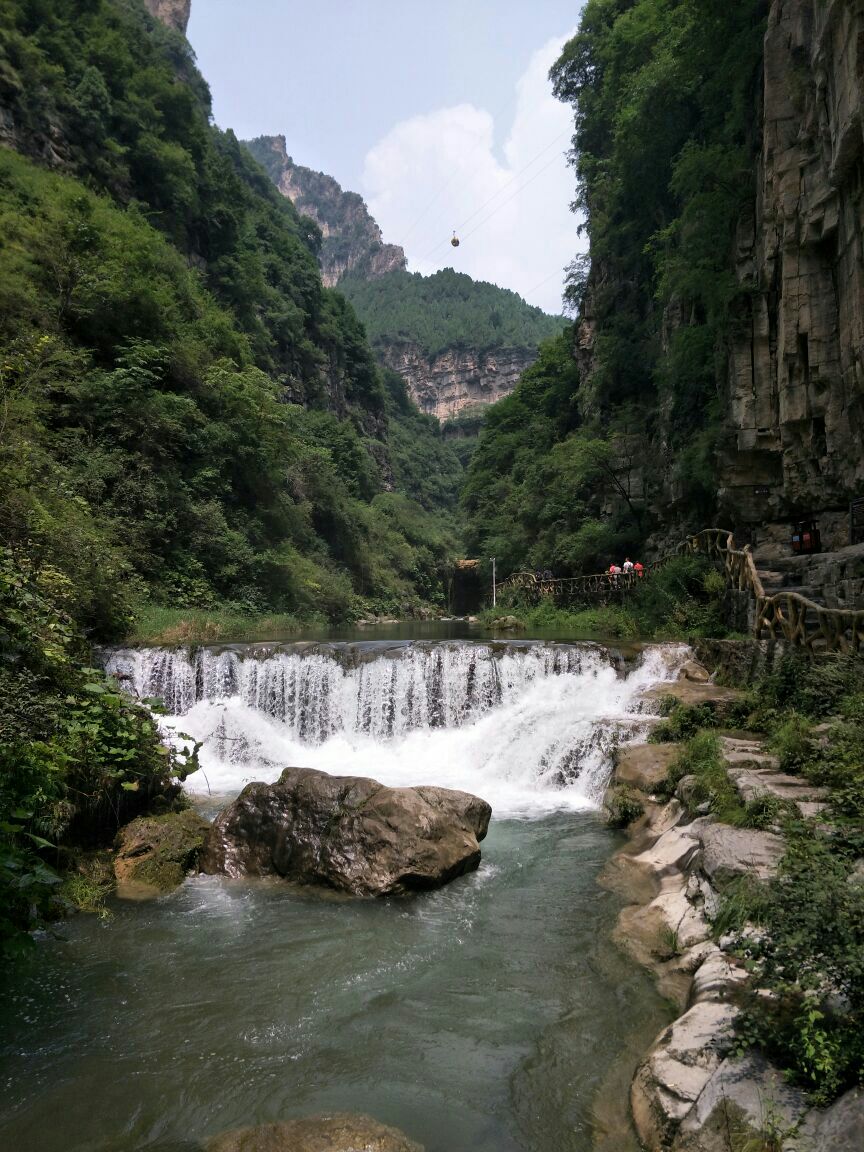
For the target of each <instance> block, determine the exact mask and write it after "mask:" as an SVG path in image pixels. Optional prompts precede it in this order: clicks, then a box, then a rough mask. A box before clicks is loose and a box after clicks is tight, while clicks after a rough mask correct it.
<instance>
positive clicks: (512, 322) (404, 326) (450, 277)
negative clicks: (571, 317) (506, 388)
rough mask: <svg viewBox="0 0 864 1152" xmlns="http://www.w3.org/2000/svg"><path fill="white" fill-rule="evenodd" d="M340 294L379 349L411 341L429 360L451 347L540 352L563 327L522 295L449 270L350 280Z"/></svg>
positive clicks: (398, 273)
mask: <svg viewBox="0 0 864 1152" xmlns="http://www.w3.org/2000/svg"><path fill="white" fill-rule="evenodd" d="M339 291H340V292H342V293H344V295H345V296H347V297H348V299H349V300H350V301H351V303H352V304H353V305H354V308H355V309H356V311H357V315H358V316H359V317H360V319H361V320H362V321H363V323H364V325H365V326H366V331H367V332H368V333H369V339H370V340H371V341H372V343H373V345H375V344H378V343H380V342H381V341H386V342H387V343H389V344H392V343H398V342H399V341H409V342H411V343H413V344H418V345H419V346H420V347H421V348H422V349H423V351H424V352H425V353H426V355H428V356H437V355H438V354H439V353H440V352H444V351H446V350H447V349H448V348H459V347H462V348H476V349H478V351H480V352H481V353H482V352H487V351H491V350H492V349H495V348H536V347H537V346H538V344H540V343H541V341H543V340H546V339H549V338H550V337H552V336H554V335H555V334H556V333H558V332H559V331H560V330H561V328H562V327H563V324H564V321H563V320H562V319H561V318H560V317H558V316H548V315H547V314H546V313H545V312H543V311H542V309H540V308H534V307H532V306H531V305H530V304H526V303H525V301H524V300H523V299H522V297H521V296H519V295H518V294H517V293H516V292H510V291H509V290H508V289H506V288H499V287H498V286H497V285H495V284H487V283H486V282H485V281H482V280H472V279H471V277H470V276H466V275H464V273H462V272H454V271H453V269H452V268H444V269H442V271H440V272H436V273H435V274H434V275H432V276H422V275H421V274H420V273H419V272H413V273H412V272H388V273H387V275H386V276H378V277H376V278H375V279H374V280H363V279H361V278H359V277H353V276H352V277H347V278H346V279H345V280H342V281H341V282H340V284H339Z"/></svg>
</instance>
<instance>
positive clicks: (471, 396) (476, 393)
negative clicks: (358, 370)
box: [375, 342, 537, 421]
mask: <svg viewBox="0 0 864 1152" xmlns="http://www.w3.org/2000/svg"><path fill="white" fill-rule="evenodd" d="M375 351H376V354H377V356H378V358H379V359H380V360H381V361H382V362H383V363H384V364H386V366H387V367H388V368H392V369H393V371H394V372H398V373H399V375H400V376H401V377H402V379H403V380H404V381H405V383H406V384H407V385H408V391H409V392H410V394H411V397H412V399H413V400H414V403H415V404H416V405H417V407H418V408H420V409H421V411H423V412H428V413H429V414H430V415H431V416H437V417H438V419H439V420H442V421H443V420H450V419H452V418H453V417H454V416H458V415H459V413H460V412H463V411H465V410H466V409H471V408H476V407H478V406H480V405H485V404H494V403H495V401H496V400H500V399H501V398H502V397H504V396H506V395H508V393H510V392H512V391H513V389H514V388H515V387H516V384H517V383H518V381H519V377H520V376H521V374H522V373H523V372H524V371H525V369H526V368H528V367H530V365H531V364H533V363H534V361H535V360H536V359H537V349H536V348H496V349H494V350H493V351H490V352H482V351H480V350H479V349H477V348H448V349H447V350H446V351H444V352H441V353H439V354H438V355H437V356H429V355H428V354H427V353H426V352H425V351H424V350H423V349H422V348H420V347H419V346H418V345H416V344H412V343H406V342H394V343H378V344H377V345H376V348H375Z"/></svg>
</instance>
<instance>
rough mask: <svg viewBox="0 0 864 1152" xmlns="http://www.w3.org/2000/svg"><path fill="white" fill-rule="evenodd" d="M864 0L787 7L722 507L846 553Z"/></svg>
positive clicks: (861, 398)
mask: <svg viewBox="0 0 864 1152" xmlns="http://www.w3.org/2000/svg"><path fill="white" fill-rule="evenodd" d="M862 229H864V0H773V2H772V3H771V7H770V14H769V19H768V27H767V33H766V36H765V56H764V92H763V109H762V151H761V157H760V162H759V170H758V174H757V188H756V199H755V212H754V215H753V217H752V218H751V219H750V220H747V221H743V222H742V224H741V226H740V228H739V234H738V238H737V252H736V265H737V272H738V276H739V279H740V280H741V281H742V282H745V283H747V284H750V285H752V286H753V289H754V291H753V296H752V314H751V316H750V317H749V319H748V323H747V327H746V329H745V330H744V331H743V332H741V334H740V336H739V338H738V340H737V342H736V343H735V344H734V346H733V348H732V352H731V357H730V370H729V391H728V397H727V400H726V404H727V411H728V421H729V426H730V428H731V430H732V433H733V434H734V447H732V448H731V450H730V451H729V452H728V453H727V454H726V456H725V459H724V460H723V461H722V464H721V488H720V504H721V510H722V511H723V512H724V513H726V514H727V515H726V518H727V519H729V518H730V517H731V518H732V519H734V520H736V521H738V522H739V523H749V524H753V525H756V524H760V523H762V524H764V522H765V521H769V522H774V523H775V524H776V532H777V534H778V535H785V534H786V533H787V532H788V521H789V520H790V519H791V518H794V517H796V516H801V515H807V514H810V513H812V514H813V515H816V516H818V518H819V520H820V523H821V526H822V530H823V539H825V540H826V542H827V543H828V544H829V545H831V546H838V545H842V544H844V543H846V535H847V532H848V502H849V500H850V499H851V498H852V497H853V496H860V495H862V494H864V451H862V446H864V243H862Z"/></svg>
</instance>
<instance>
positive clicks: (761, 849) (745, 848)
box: [700, 824, 785, 884]
mask: <svg viewBox="0 0 864 1152" xmlns="http://www.w3.org/2000/svg"><path fill="white" fill-rule="evenodd" d="M700 835H701V840H702V870H703V872H704V873H705V875H706V876H708V878H709V879H710V880H712V881H714V882H715V883H719V884H724V883H728V881H730V880H735V879H737V878H738V877H739V876H755V877H756V878H757V879H758V880H769V879H770V878H771V877H772V876H774V875H775V874H776V872H777V865H778V864H779V863H780V858H781V857H782V855H783V852H784V850H785V846H784V842H783V837H782V836H775V835H774V833H773V832H757V831H755V830H754V829H751V828H733V827H732V826H731V825H729V824H708V825H706V826H705V827H704V828H702V830H701V834H700Z"/></svg>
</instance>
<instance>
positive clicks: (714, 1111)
mask: <svg viewBox="0 0 864 1152" xmlns="http://www.w3.org/2000/svg"><path fill="white" fill-rule="evenodd" d="M806 1108H807V1101H806V1098H805V1096H804V1093H803V1092H801V1091H799V1090H798V1089H797V1088H793V1087H791V1086H790V1085H789V1084H787V1083H786V1082H785V1081H784V1079H783V1076H782V1075H781V1073H780V1072H778V1070H777V1069H776V1068H772V1067H771V1065H770V1064H768V1063H766V1061H765V1060H764V1059H763V1058H762V1057H761V1056H759V1055H758V1054H756V1053H750V1054H748V1055H747V1056H743V1057H740V1056H728V1057H727V1058H726V1059H725V1060H723V1061H722V1062H721V1063H720V1064H719V1065H718V1067H717V1068H716V1069H715V1070H714V1072H713V1073H712V1075H711V1077H710V1079H709V1080H708V1082H707V1083H706V1084H705V1087H704V1088H703V1089H702V1091H701V1093H700V1094H699V1098H698V1100H697V1101H696V1103H695V1105H694V1106H693V1108H691V1110H690V1111H689V1112H688V1114H687V1116H686V1117H685V1118H684V1120H683V1121H682V1123H681V1127H680V1129H679V1132H678V1136H677V1138H676V1140H675V1142H674V1144H673V1146H672V1147H673V1149H674V1152H728V1150H729V1148H730V1147H737V1148H767V1147H769V1145H768V1143H767V1140H766V1139H765V1133H766V1129H767V1128H768V1126H769V1125H771V1126H772V1127H774V1128H779V1129H780V1130H782V1131H783V1132H791V1131H792V1129H793V1128H794V1127H795V1125H796V1124H797V1123H798V1122H799V1121H800V1120H801V1117H802V1116H803V1115H804V1113H805V1111H806ZM730 1137H731V1141H730ZM760 1137H761V1139H760ZM786 1146H787V1145H786V1143H785V1142H784V1145H783V1147H784V1148H786ZM805 1146H806V1147H808V1148H810V1147H811V1146H810V1145H809V1144H807V1145H805ZM772 1147H773V1145H772ZM840 1147H841V1146H840V1145H836V1144H834V1143H832V1142H829V1143H826V1144H819V1143H815V1144H813V1145H812V1148H813V1149H814V1152H815V1149H817V1148H824V1149H825V1150H826V1152H827V1150H828V1149H829V1148H830V1149H831V1152H839V1150H840ZM854 1147H860V1145H852V1144H850V1145H848V1152H851V1150H852V1148H854ZM802 1152H803V1150H802Z"/></svg>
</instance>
